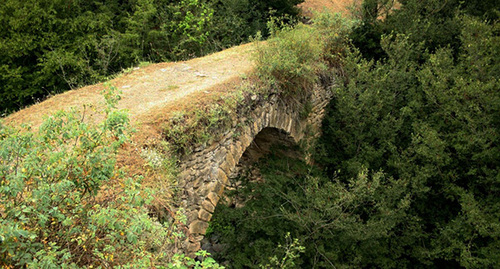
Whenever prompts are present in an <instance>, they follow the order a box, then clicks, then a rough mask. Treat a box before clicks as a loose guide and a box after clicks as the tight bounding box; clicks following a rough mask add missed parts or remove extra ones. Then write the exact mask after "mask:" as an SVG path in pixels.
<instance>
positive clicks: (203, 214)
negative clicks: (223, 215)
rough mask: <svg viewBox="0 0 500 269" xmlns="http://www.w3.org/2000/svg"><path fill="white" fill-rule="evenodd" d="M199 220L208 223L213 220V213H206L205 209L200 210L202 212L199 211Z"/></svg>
mask: <svg viewBox="0 0 500 269" xmlns="http://www.w3.org/2000/svg"><path fill="white" fill-rule="evenodd" d="M198 218H199V219H200V220H203V221H206V222H208V221H210V219H211V218H212V213H210V212H208V211H206V210H205V209H200V211H198Z"/></svg>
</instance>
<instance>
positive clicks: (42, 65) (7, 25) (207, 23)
mask: <svg viewBox="0 0 500 269" xmlns="http://www.w3.org/2000/svg"><path fill="white" fill-rule="evenodd" d="M300 2H302V1H301V0H280V1H249V0H246V1H218V0H182V1H173V0H127V1H117V0H113V1H102V0H92V1H83V0H72V1H59V0H42V1H40V0H26V1H17V0H5V1H2V2H1V3H0V112H1V113H4V112H10V111H13V110H16V109H19V108H20V107H23V106H25V105H28V104H31V103H33V102H35V101H37V100H39V99H43V98H44V97H46V96H48V95H50V94H54V93H60V92H63V91H66V90H68V89H70V88H74V87H79V86H82V85H85V84H90V83H94V82H96V81H100V80H103V79H105V78H106V77H108V76H109V75H112V74H114V73H117V72H120V71H121V70H122V69H124V68H128V67H130V66H132V65H135V64H138V63H139V62H142V61H146V62H159V61H170V60H179V59H186V58H189V57H194V56H200V55H203V54H206V53H209V52H213V51H216V50H220V49H223V48H226V47H228V46H231V45H234V44H240V43H241V42H245V41H247V40H248V37H249V36H251V35H255V34H256V33H257V32H258V31H262V32H264V34H265V32H266V30H265V29H266V22H267V20H268V19H269V17H270V16H282V15H285V14H287V15H290V16H292V17H294V16H297V15H298V9H297V8H296V7H295V5H296V4H298V3H300Z"/></svg>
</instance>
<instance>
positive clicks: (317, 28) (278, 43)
mask: <svg viewBox="0 0 500 269" xmlns="http://www.w3.org/2000/svg"><path fill="white" fill-rule="evenodd" d="M269 29H270V32H271V38H270V39H269V40H268V41H267V42H266V44H265V45H262V46H259V47H258V48H257V52H256V54H255V60H256V66H257V73H258V75H259V76H260V77H261V78H263V80H265V81H268V83H269V85H270V86H271V87H273V86H275V87H278V89H279V93H280V94H281V95H282V96H283V97H285V98H290V97H292V98H300V97H303V96H305V95H306V94H307V93H308V92H310V91H311V90H312V86H313V84H314V83H315V82H317V81H318V79H319V77H320V76H331V75H329V74H328V72H331V71H330V69H329V67H332V66H333V65H334V63H335V61H336V57H337V56H338V54H340V53H341V52H342V51H343V46H345V45H346V44H347V43H346V42H347V39H346V34H347V33H348V31H349V29H350V26H349V24H348V22H347V21H345V20H343V19H342V18H341V17H340V16H339V15H337V16H333V15H328V14H323V15H322V16H319V17H318V18H317V19H315V21H314V24H313V25H304V24H299V25H297V26H296V27H293V26H289V25H286V24H283V23H282V22H280V21H279V20H277V19H273V20H271V21H270V23H269Z"/></svg>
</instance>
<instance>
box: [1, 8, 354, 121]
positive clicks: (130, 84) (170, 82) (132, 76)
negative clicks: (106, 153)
mask: <svg viewBox="0 0 500 269" xmlns="http://www.w3.org/2000/svg"><path fill="white" fill-rule="evenodd" d="M358 1H360V0H306V1H305V2H304V3H302V4H301V5H300V7H301V8H302V9H303V10H304V14H305V15H310V14H311V10H318V11H321V10H324V9H326V10H329V11H333V12H343V13H345V12H347V10H348V8H347V7H348V6H349V5H352V4H353V3H356V2H358ZM254 48H255V45H254V44H246V45H241V46H238V47H233V48H230V49H227V50H224V51H221V52H218V53H214V54H211V55H208V56H205V57H201V58H196V59H192V60H189V61H184V62H171V63H159V64H153V65H150V66H147V67H142V68H134V70H133V71H132V72H130V73H127V74H123V75H120V76H118V77H117V78H115V79H113V80H111V81H109V83H110V84H111V85H114V86H116V87H117V88H118V89H119V90H120V91H121V92H122V94H121V96H122V100H120V102H119V103H118V108H119V109H127V110H128V111H129V115H130V118H131V120H132V123H138V122H140V119H141V118H142V117H143V116H145V115H148V114H154V111H161V108H162V107H165V106H170V107H171V106H172V105H174V106H176V105H178V106H182V104H187V103H189V102H192V101H193V100H196V98H199V95H192V93H200V92H203V91H207V90H209V89H211V88H214V86H216V85H222V84H224V83H226V82H227V81H230V80H234V79H235V78H238V77H240V76H241V75H243V74H245V73H247V72H249V71H250V70H252V69H253V67H254V64H253V63H252V61H251V54H252V51H253V50H254ZM103 89H104V85H103V84H102V83H100V84H96V85H91V86H87V87H83V88H80V89H75V90H71V91H68V92H65V93H62V94H58V95H56V96H53V97H51V98H49V99H47V100H45V101H43V102H41V103H39V104H35V105H32V106H30V107H28V108H25V109H23V110H21V111H18V112H16V113H13V114H11V115H9V116H8V117H6V118H5V119H4V122H5V123H6V124H11V125H16V124H20V123H28V124H31V125H32V126H34V127H36V126H39V125H40V124H41V122H42V121H43V117H44V116H46V115H50V114H53V113H54V112H56V111H58V110H61V109H64V110H67V109H69V108H71V107H77V108H82V106H83V105H85V104H92V105H98V104H100V103H103V102H104V98H103V97H102V95H101V94H100V92H101V91H102V90H103Z"/></svg>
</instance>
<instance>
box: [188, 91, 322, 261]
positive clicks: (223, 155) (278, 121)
mask: <svg viewBox="0 0 500 269" xmlns="http://www.w3.org/2000/svg"><path fill="white" fill-rule="evenodd" d="M330 99H331V92H330V91H329V90H328V89H325V88H318V89H316V90H315V91H314V94H313V95H312V96H311V104H312V110H311V112H310V113H309V115H308V117H307V118H304V117H303V115H302V114H301V112H302V111H297V107H298V106H297V105H296V104H288V105H287V104H286V103H285V102H282V101H281V100H278V99H277V98H276V97H274V98H270V99H269V100H267V102H263V103H261V104H260V105H258V106H257V107H256V108H255V109H253V111H252V112H250V113H249V115H241V116H240V117H239V118H241V121H240V123H239V125H240V126H243V127H239V128H235V129H234V130H230V131H228V132H227V133H226V135H225V136H224V137H223V138H222V139H221V140H220V141H219V142H217V143H214V144H213V145H211V146H209V147H206V148H204V149H199V150H197V151H196V152H194V153H193V154H192V156H191V157H190V159H189V160H187V161H185V162H184V163H183V164H182V166H181V171H183V172H182V173H181V174H180V176H179V177H180V186H179V187H180V189H181V190H183V193H182V194H181V204H180V206H181V207H182V208H184V209H185V210H186V215H187V218H188V219H187V227H186V230H187V235H188V238H187V240H186V241H185V242H184V244H183V245H182V246H181V248H182V249H183V250H184V251H186V252H187V253H190V254H192V253H194V252H196V251H197V250H199V249H200V248H201V243H200V242H201V240H202V239H203V237H204V235H205V232H206V230H207V228H208V223H209V221H210V220H211V218H212V214H213V212H214V211H215V207H216V206H217V204H218V202H219V200H220V199H221V198H222V195H223V192H224V189H225V188H226V187H227V186H229V184H230V183H229V177H230V175H231V174H232V173H233V172H234V169H235V168H236V165H237V164H238V163H239V162H240V160H241V158H242V156H243V154H244V152H245V151H246V150H247V149H248V148H249V146H250V145H251V144H252V143H259V140H266V139H267V140H276V139H278V140H280V139H281V140H283V141H286V143H292V142H293V143H299V142H300V141H301V140H302V139H303V138H304V137H305V136H306V134H307V133H308V132H309V131H312V132H310V133H316V134H318V133H319V131H318V130H319V127H320V124H321V120H322V118H323V115H324V108H325V106H326V105H327V104H328V102H329V100H330ZM256 138H257V141H255V139H256Z"/></svg>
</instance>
